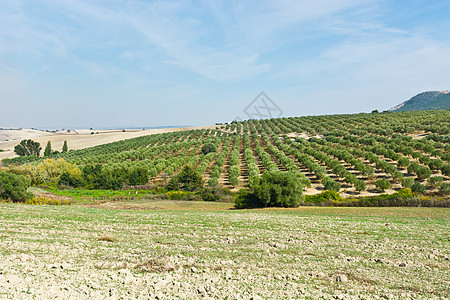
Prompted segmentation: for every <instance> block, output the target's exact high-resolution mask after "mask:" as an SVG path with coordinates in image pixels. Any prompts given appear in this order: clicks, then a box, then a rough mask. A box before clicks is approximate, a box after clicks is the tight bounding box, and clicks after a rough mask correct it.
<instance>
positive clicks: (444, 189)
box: [439, 182, 450, 195]
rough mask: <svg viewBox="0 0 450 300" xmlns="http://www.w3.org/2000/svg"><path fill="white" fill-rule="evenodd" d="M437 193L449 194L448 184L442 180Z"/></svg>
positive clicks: (449, 185) (449, 186) (449, 187)
mask: <svg viewBox="0 0 450 300" xmlns="http://www.w3.org/2000/svg"><path fill="white" fill-rule="evenodd" d="M439 193H440V194H442V195H447V194H450V184H448V183H446V182H444V183H443V184H442V185H441V188H440V189H439Z"/></svg>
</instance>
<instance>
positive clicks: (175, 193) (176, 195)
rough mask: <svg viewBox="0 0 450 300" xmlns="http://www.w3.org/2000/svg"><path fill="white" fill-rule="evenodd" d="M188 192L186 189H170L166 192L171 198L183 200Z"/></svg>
mask: <svg viewBox="0 0 450 300" xmlns="http://www.w3.org/2000/svg"><path fill="white" fill-rule="evenodd" d="M186 194H187V193H186V192H184V191H169V192H167V193H166V195H167V197H168V198H169V199H170V200H183V198H184V197H185V196H186Z"/></svg>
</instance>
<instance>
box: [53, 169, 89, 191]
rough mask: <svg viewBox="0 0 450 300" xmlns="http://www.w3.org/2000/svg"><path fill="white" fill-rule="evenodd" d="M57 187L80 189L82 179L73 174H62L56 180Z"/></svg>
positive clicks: (78, 175)
mask: <svg viewBox="0 0 450 300" xmlns="http://www.w3.org/2000/svg"><path fill="white" fill-rule="evenodd" d="M58 185H59V186H70V187H74V188H76V187H80V186H82V185H83V179H82V177H81V175H80V174H73V173H71V172H68V171H66V172H64V173H62V174H61V176H60V177H59V179H58Z"/></svg>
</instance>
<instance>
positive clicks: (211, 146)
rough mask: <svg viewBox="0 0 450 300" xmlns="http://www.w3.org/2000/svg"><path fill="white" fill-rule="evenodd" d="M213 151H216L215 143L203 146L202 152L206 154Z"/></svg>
mask: <svg viewBox="0 0 450 300" xmlns="http://www.w3.org/2000/svg"><path fill="white" fill-rule="evenodd" d="M211 152H216V146H214V144H213V143H206V144H204V145H203V147H202V153H203V154H205V155H206V154H208V153H211Z"/></svg>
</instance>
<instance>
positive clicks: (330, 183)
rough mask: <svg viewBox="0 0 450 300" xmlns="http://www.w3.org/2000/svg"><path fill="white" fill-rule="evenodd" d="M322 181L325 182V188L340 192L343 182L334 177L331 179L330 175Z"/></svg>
mask: <svg viewBox="0 0 450 300" xmlns="http://www.w3.org/2000/svg"><path fill="white" fill-rule="evenodd" d="M322 183H323V186H324V187H325V189H326V190H328V191H336V192H339V190H340V189H341V184H340V183H339V182H337V181H334V180H333V179H331V178H329V177H325V178H324V179H323V180H322Z"/></svg>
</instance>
